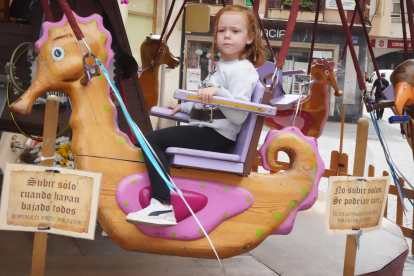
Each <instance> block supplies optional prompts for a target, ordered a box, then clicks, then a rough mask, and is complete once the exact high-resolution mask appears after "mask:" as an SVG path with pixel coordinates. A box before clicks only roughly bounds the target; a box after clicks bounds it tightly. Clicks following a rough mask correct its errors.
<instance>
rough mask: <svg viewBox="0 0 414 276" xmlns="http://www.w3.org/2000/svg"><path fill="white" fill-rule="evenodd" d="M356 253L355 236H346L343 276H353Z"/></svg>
mask: <svg viewBox="0 0 414 276" xmlns="http://www.w3.org/2000/svg"><path fill="white" fill-rule="evenodd" d="M356 252H357V246H356V240H355V235H346V248H345V263H344V274H343V275H344V276H354V272H355V260H356Z"/></svg>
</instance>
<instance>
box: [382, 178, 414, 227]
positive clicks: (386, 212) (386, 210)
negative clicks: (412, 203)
mask: <svg viewBox="0 0 414 276" xmlns="http://www.w3.org/2000/svg"><path fill="white" fill-rule="evenodd" d="M389 175H390V174H389V173H388V172H387V171H383V172H382V176H389ZM387 215H388V195H387V203H385V210H384V218H386V217H387ZM413 216H414V213H413ZM413 228H414V221H413Z"/></svg>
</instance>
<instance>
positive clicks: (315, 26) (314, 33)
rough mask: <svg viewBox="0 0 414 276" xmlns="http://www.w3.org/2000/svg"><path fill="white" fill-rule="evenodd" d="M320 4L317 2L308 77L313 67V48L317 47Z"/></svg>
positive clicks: (319, 0) (318, 0)
mask: <svg viewBox="0 0 414 276" xmlns="http://www.w3.org/2000/svg"><path fill="white" fill-rule="evenodd" d="M320 2H321V0H316V13H315V22H314V23H313V33H312V43H311V50H310V54H309V62H308V75H310V70H311V67H312V59H313V48H314V47H315V40H316V31H317V27H318V19H319V6H320Z"/></svg>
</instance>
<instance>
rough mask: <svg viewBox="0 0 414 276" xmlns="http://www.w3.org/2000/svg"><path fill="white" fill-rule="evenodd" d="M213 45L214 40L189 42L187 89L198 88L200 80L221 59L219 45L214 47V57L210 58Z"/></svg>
mask: <svg viewBox="0 0 414 276" xmlns="http://www.w3.org/2000/svg"><path fill="white" fill-rule="evenodd" d="M211 45H212V42H200V41H189V42H188V45H187V58H186V60H185V65H186V68H187V74H186V89H188V90H197V85H198V81H200V80H204V79H205V78H206V77H207V75H208V73H209V72H210V71H211V69H212V68H213V66H214V64H215V63H216V62H217V61H219V60H220V53H219V51H218V50H217V47H215V49H214V55H213V58H212V59H210V55H211V53H210V52H211Z"/></svg>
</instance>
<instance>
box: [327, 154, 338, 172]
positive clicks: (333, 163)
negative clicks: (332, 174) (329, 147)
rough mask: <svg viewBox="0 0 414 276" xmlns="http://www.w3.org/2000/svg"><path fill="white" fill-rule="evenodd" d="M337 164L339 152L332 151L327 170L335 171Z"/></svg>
mask: <svg viewBox="0 0 414 276" xmlns="http://www.w3.org/2000/svg"><path fill="white" fill-rule="evenodd" d="M338 163H339V152H338V151H336V150H333V151H332V152H331V164H330V166H329V169H331V170H335V171H337V170H338Z"/></svg>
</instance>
